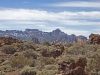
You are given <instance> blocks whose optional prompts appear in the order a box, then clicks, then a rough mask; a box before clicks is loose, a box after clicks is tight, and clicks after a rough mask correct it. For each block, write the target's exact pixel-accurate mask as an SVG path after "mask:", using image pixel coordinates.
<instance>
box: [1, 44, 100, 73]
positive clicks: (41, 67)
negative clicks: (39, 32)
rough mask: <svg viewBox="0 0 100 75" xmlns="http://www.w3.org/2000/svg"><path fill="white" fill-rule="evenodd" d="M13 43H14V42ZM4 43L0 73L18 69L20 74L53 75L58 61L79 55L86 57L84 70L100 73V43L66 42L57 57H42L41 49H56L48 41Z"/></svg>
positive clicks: (75, 57) (68, 59) (69, 59)
mask: <svg viewBox="0 0 100 75" xmlns="http://www.w3.org/2000/svg"><path fill="white" fill-rule="evenodd" d="M14 44H15V43H14ZM14 44H12V45H4V46H2V47H0V50H1V52H0V53H1V54H2V55H1V56H0V75H7V74H6V72H12V71H16V70H18V71H20V75H55V74H56V73H58V65H57V64H58V62H61V61H68V62H74V61H75V60H76V59H78V58H80V57H86V59H87V66H86V68H85V71H86V72H87V73H89V74H91V75H99V74H100V64H99V62H100V45H90V44H83V45H82V46H80V45H78V44H72V43H66V44H63V43H62V45H64V52H66V54H63V55H60V56H58V57H57V58H55V59H54V58H53V57H43V56H42V55H41V52H42V51H43V50H47V51H48V52H50V51H54V50H55V51H57V50H60V49H59V47H55V45H51V44H50V43H49V42H44V43H42V44H34V43H32V42H23V43H16V44H15V45H14Z"/></svg>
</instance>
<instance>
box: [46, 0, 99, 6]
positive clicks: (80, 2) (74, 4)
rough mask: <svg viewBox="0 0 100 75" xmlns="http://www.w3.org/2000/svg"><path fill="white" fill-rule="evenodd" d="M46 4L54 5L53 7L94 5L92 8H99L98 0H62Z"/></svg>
mask: <svg viewBox="0 0 100 75" xmlns="http://www.w3.org/2000/svg"><path fill="white" fill-rule="evenodd" d="M48 6H54V7H94V8H100V2H82V1H74V2H63V3H54V4H48Z"/></svg>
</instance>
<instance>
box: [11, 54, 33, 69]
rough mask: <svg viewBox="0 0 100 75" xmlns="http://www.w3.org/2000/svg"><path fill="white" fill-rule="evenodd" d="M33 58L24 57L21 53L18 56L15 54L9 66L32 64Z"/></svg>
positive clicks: (18, 66) (20, 66)
mask: <svg viewBox="0 0 100 75" xmlns="http://www.w3.org/2000/svg"><path fill="white" fill-rule="evenodd" d="M34 63H35V62H34V60H33V59H32V58H31V57H30V58H26V57H24V56H22V55H20V56H16V57H15V58H14V59H12V62H11V66H12V67H17V68H22V67H24V66H25V65H29V66H31V65H34Z"/></svg>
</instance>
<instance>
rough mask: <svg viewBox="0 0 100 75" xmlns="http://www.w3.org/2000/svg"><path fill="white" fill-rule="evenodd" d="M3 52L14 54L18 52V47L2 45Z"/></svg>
mask: <svg viewBox="0 0 100 75" xmlns="http://www.w3.org/2000/svg"><path fill="white" fill-rule="evenodd" d="M2 52H4V53H6V54H14V53H15V52H16V49H15V48H14V47H13V46H11V45H5V46H3V47H2Z"/></svg>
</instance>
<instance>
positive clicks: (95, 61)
mask: <svg viewBox="0 0 100 75" xmlns="http://www.w3.org/2000/svg"><path fill="white" fill-rule="evenodd" d="M86 71H87V72H90V73H98V72H99V71H100V50H97V51H96V52H94V53H93V55H92V57H91V58H90V59H89V60H88V64H87V68H86ZM91 75H93V74H91Z"/></svg>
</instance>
